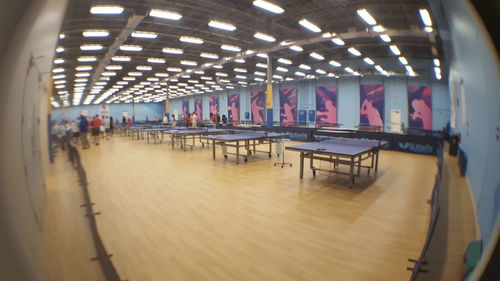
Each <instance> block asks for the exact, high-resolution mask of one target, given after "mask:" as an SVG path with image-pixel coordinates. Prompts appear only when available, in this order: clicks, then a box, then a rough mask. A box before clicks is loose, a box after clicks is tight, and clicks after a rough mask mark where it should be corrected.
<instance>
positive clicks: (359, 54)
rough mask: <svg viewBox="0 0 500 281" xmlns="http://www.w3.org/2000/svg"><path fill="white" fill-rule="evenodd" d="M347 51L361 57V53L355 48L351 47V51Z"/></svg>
mask: <svg viewBox="0 0 500 281" xmlns="http://www.w3.org/2000/svg"><path fill="white" fill-rule="evenodd" d="M347 51H348V52H349V53H351V54H353V55H355V56H357V57H359V56H361V52H360V51H358V50H357V49H356V48H354V47H350V48H349V49H347Z"/></svg>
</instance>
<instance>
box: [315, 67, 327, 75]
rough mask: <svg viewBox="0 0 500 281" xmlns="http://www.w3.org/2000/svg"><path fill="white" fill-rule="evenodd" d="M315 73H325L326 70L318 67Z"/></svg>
mask: <svg viewBox="0 0 500 281" xmlns="http://www.w3.org/2000/svg"><path fill="white" fill-rule="evenodd" d="M316 73H318V74H321V75H325V74H326V71H324V70H323V69H320V68H318V69H316Z"/></svg>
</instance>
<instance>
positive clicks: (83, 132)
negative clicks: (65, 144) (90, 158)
mask: <svg viewBox="0 0 500 281" xmlns="http://www.w3.org/2000/svg"><path fill="white" fill-rule="evenodd" d="M79 129H80V142H81V143H82V148H83V149H87V148H89V147H90V145H89V140H88V138H87V135H88V132H89V122H88V121H87V117H85V116H83V115H82V116H81V118H80V128H79Z"/></svg>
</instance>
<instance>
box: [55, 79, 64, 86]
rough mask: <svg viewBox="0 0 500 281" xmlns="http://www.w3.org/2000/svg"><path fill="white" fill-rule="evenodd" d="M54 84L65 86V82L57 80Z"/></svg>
mask: <svg viewBox="0 0 500 281" xmlns="http://www.w3.org/2000/svg"><path fill="white" fill-rule="evenodd" d="M54 84H55V85H60V84H66V80H57V81H54Z"/></svg>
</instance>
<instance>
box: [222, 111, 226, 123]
mask: <svg viewBox="0 0 500 281" xmlns="http://www.w3.org/2000/svg"><path fill="white" fill-rule="evenodd" d="M222 124H223V125H224V126H227V116H226V114H222Z"/></svg>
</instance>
